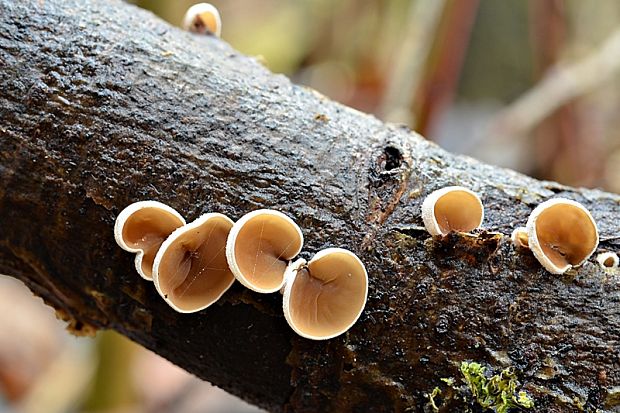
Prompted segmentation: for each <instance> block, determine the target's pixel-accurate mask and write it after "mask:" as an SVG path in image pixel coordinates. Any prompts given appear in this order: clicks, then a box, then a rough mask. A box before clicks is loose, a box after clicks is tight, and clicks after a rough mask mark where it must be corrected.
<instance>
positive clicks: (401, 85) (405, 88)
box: [380, 0, 447, 125]
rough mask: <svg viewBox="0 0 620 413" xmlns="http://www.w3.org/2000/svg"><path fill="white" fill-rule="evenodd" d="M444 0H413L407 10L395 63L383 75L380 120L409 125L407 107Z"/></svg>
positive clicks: (412, 95) (427, 52) (415, 87)
mask: <svg viewBox="0 0 620 413" xmlns="http://www.w3.org/2000/svg"><path fill="white" fill-rule="evenodd" d="M446 1H447V0H417V1H415V2H413V3H412V5H411V7H410V9H409V17H408V19H407V23H406V25H407V27H406V29H405V33H404V36H403V41H402V43H401V45H400V47H399V48H398V50H397V52H396V58H395V59H396V63H395V64H394V66H392V70H390V73H389V74H388V76H387V79H388V85H387V90H386V94H385V98H384V100H383V103H382V105H381V108H380V113H381V114H382V116H383V119H385V120H387V121H393V122H403V123H406V124H408V125H412V124H413V123H414V122H415V118H414V115H413V113H412V111H411V106H412V103H413V101H414V97H415V96H416V95H417V90H418V88H419V85H420V82H421V80H422V78H423V77H424V69H425V65H426V62H427V60H428V56H429V53H430V51H431V47H432V45H433V41H434V39H435V33H436V32H437V28H438V25H439V22H440V21H441V15H442V12H443V10H444V7H445V5H446Z"/></svg>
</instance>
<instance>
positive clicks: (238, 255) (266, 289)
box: [226, 209, 304, 293]
mask: <svg viewBox="0 0 620 413" xmlns="http://www.w3.org/2000/svg"><path fill="white" fill-rule="evenodd" d="M303 242H304V239H303V235H302V233H301V229H299V227H298V226H297V224H295V222H294V221H293V220H292V219H290V218H289V217H287V216H286V215H284V214H283V213H281V212H278V211H274V210H269V209H261V210H257V211H253V212H250V213H249V214H246V215H244V216H243V217H242V218H241V219H240V220H239V221H237V223H235V225H234V227H233V228H232V230H231V231H230V235H229V237H228V242H227V244H226V257H227V259H228V264H229V266H230V269H231V270H232V273H233V274H234V276H235V278H236V279H237V280H239V282H240V283H241V284H243V285H244V286H246V287H247V288H249V289H251V290H253V291H257V292H260V293H272V292H275V291H278V290H279V289H280V288H282V286H283V285H284V278H285V271H286V268H287V265H288V262H289V260H291V259H292V258H294V257H295V256H296V255H297V254H299V251H301V247H302V246H303Z"/></svg>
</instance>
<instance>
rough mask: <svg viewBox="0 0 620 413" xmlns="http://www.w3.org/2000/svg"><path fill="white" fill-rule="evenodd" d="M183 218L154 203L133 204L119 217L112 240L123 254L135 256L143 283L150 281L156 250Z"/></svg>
mask: <svg viewBox="0 0 620 413" xmlns="http://www.w3.org/2000/svg"><path fill="white" fill-rule="evenodd" d="M183 225H185V220H184V219H183V217H182V216H181V215H180V214H179V213H178V212H177V211H175V210H174V209H172V208H170V207H169V206H168V205H165V204H162V203H161V202H157V201H140V202H135V203H133V204H131V205H129V206H128V207H126V208H125V209H123V211H122V212H121V213H120V214H119V215H118V217H117V218H116V222H115V223H114V238H115V239H116V243H117V244H118V245H119V246H120V247H121V248H122V249H124V250H125V251H129V252H133V253H135V254H136V259H135V264H136V271H138V274H140V276H142V278H144V279H146V280H149V281H150V280H152V279H153V260H154V259H155V254H157V251H158V250H159V247H160V246H161V244H162V243H163V242H164V240H165V239H166V238H168V236H169V235H170V234H171V233H172V232H173V231H174V230H175V229H177V228H179V227H181V226H183Z"/></svg>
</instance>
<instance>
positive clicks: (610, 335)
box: [0, 0, 620, 412]
mask: <svg viewBox="0 0 620 413" xmlns="http://www.w3.org/2000/svg"><path fill="white" fill-rule="evenodd" d="M0 86H1V87H0V114H1V122H0V178H1V181H0V182H2V184H1V186H0V219H1V225H0V272H1V273H5V274H8V275H11V276H14V277H17V278H19V279H20V280H22V281H23V282H25V283H26V284H27V285H28V286H29V287H30V288H31V289H32V290H33V291H34V292H35V293H36V294H38V295H40V296H41V297H43V299H44V300H45V301H46V302H47V303H48V304H50V305H51V306H53V307H54V308H56V309H57V310H58V312H59V314H60V315H61V316H62V317H64V318H65V319H67V320H68V321H69V324H70V329H72V330H73V331H74V332H77V333H79V332H90V331H93V330H95V329H103V328H111V329H115V330H117V331H119V332H121V333H123V334H125V335H127V336H128V337H130V338H132V339H133V340H135V341H136V342H138V343H140V344H142V345H144V346H145V347H147V348H149V349H152V350H153V351H155V352H157V353H158V354H161V355H162V356H164V357H166V358H168V359H169V360H171V361H173V362H174V363H176V364H178V365H179V366H181V367H183V368H185V369H186V370H188V371H190V372H192V373H194V374H196V375H198V376H200V377H202V378H204V379H205V380H209V381H211V382H213V383H215V384H216V385H218V386H220V387H222V388H224V389H226V390H227V391H229V392H231V393H233V394H236V395H238V396H240V397H242V398H244V399H246V400H248V401H250V402H252V403H255V404H257V405H259V406H262V407H265V408H267V409H269V410H272V411H284V410H287V411H296V412H302V411H379V412H381V411H423V410H424V409H428V408H429V407H428V405H427V401H428V400H427V398H426V397H425V394H426V393H429V392H431V391H432V389H433V388H434V387H435V386H440V387H441V386H442V385H443V384H442V382H441V381H440V379H441V378H442V377H455V378H458V377H459V372H458V365H459V363H460V362H461V361H464V360H473V361H478V362H481V363H483V364H485V365H486V366H488V367H489V368H490V369H500V368H503V367H505V366H506V365H512V366H513V367H515V368H516V370H517V373H518V376H519V379H520V381H521V383H522V385H523V388H524V389H525V390H527V391H528V392H529V394H530V395H531V396H532V397H533V398H534V399H535V401H536V406H537V407H536V409H537V410H538V411H550V412H560V411H573V410H574V409H575V406H576V405H578V404H581V405H583V406H585V407H586V408H587V409H590V410H594V409H595V408H600V409H607V410H611V409H613V408H614V406H616V405H617V404H618V401H614V400H617V399H618V398H617V393H618V386H620V369H619V368H618V367H619V366H618V365H619V363H620V348H619V342H618V338H619V335H618V334H619V333H618V331H620V284H619V282H618V280H619V278H618V272H615V273H613V274H612V273H604V272H603V271H602V270H600V269H599V268H598V267H597V266H596V265H595V264H594V262H593V261H592V260H591V261H590V262H588V263H586V264H585V265H584V266H583V267H582V268H581V269H579V270H578V271H577V272H575V273H573V274H571V275H566V276H553V275H550V274H548V273H547V272H545V271H544V270H543V269H541V267H540V265H539V264H538V263H537V261H536V260H535V259H534V258H533V257H532V256H531V254H529V253H527V252H525V251H515V249H514V248H513V247H512V245H511V243H510V240H509V239H508V237H507V236H506V235H496V234H493V233H489V232H484V233H481V234H480V235H479V236H477V237H468V236H456V235H455V236H450V237H448V238H447V239H444V240H432V239H431V238H430V237H429V236H428V234H427V233H426V232H425V231H423V230H421V219H420V205H421V202H422V200H423V198H424V196H425V195H426V194H428V193H429V192H431V191H432V190H435V189H437V188H439V187H442V186H445V185H449V184H460V185H464V186H468V187H470V188H472V189H474V190H476V191H478V192H479V193H480V194H481V195H482V198H483V201H484V203H485V206H486V218H485V224H484V225H485V228H486V229H488V231H493V232H501V233H503V234H509V233H510V231H511V230H512V228H514V227H515V226H517V225H521V224H523V223H524V222H525V221H526V219H527V216H528V214H529V212H530V211H531V209H532V208H533V207H534V206H535V205H537V204H538V203H539V202H541V201H543V200H544V199H547V198H549V197H552V196H565V197H569V198H573V199H576V200H578V201H580V202H582V203H584V204H585V205H586V206H587V207H588V208H590V209H591V211H592V213H593V215H594V217H595V218H596V219H597V221H598V223H599V226H600V229H601V236H602V238H603V242H602V243H601V249H615V250H618V249H619V248H620V241H619V239H618V233H619V230H618V229H619V228H618V226H619V221H620V219H619V215H620V197H618V196H617V195H611V194H606V193H604V192H601V191H596V190H577V189H572V188H568V187H563V186H560V185H558V184H555V183H549V182H538V181H535V180H532V179H530V178H527V177H524V176H522V175H519V174H516V173H514V172H511V171H507V170H503V169H499V168H495V167H491V166H487V165H484V164H481V163H478V162H476V161H474V160H471V159H469V158H465V157H458V156H454V155H450V154H448V153H446V152H444V151H443V150H441V149H439V148H438V147H437V146H435V145H433V144H431V143H428V142H426V141H424V140H423V139H421V138H420V137H419V136H417V135H415V134H413V133H411V132H410V131H408V130H407V129H405V128H401V127H398V126H394V125H385V124H383V123H381V122H379V121H378V120H376V119H375V118H373V117H371V116H368V115H365V114H362V113H359V112H356V111H354V110H352V109H349V108H346V107H343V106H341V105H339V104H336V103H333V102H331V101H329V100H328V99H326V98H325V97H323V96H320V95H319V94H317V93H315V92H313V91H311V90H308V89H306V88H303V87H298V86H294V85H292V84H290V82H289V81H288V80H287V79H286V78H284V77H283V76H274V75H273V74H271V73H269V72H268V71H267V70H266V69H265V68H263V67H262V66H261V65H260V64H258V63H257V62H256V61H255V60H254V59H252V58H248V57H245V56H242V55H240V54H239V53H237V52H235V51H234V50H232V49H231V48H230V47H229V46H228V45H226V44H225V43H224V42H222V41H220V40H218V39H214V38H210V37H195V36H192V35H190V34H187V33H183V32H181V31H180V30H177V29H175V28H172V27H170V26H168V25H167V24H165V23H163V22H161V21H160V20H158V19H157V18H155V17H153V16H152V15H151V14H149V13H147V12H144V11H140V10H138V9H136V8H134V7H132V6H129V5H126V4H124V3H121V2H119V1H117V0H111V1H105V2H103V1H86V0H84V1H78V0H68V1H61V0H41V1H35V0H28V1H19V2H16V1H11V0H0ZM145 199H156V200H160V201H163V202H166V203H168V204H170V205H171V206H173V207H174V208H176V209H177V210H179V211H181V212H182V213H183V214H184V215H185V217H186V218H187V219H188V220H192V219H194V218H196V217H198V216H199V215H200V214H202V213H204V212H208V211H218V212H223V213H225V214H227V215H229V216H230V217H232V218H233V219H236V218H239V217H240V216H241V215H242V214H244V213H246V212H248V211H250V210H252V209H256V208H259V207H269V208H277V209H279V210H281V211H284V212H286V213H287V214H289V215H290V216H292V217H294V218H295V219H296V220H297V222H298V223H299V224H300V226H301V227H302V228H303V231H304V236H305V237H306V245H305V247H304V250H303V251H304V252H303V254H302V255H303V256H304V257H306V258H308V257H310V256H311V255H312V254H313V253H314V252H316V251H319V250H320V249H322V248H324V247H328V246H340V247H345V248H349V249H351V250H353V251H354V252H356V253H357V254H358V255H359V256H360V257H361V258H362V260H363V261H364V262H365V264H366V266H367V268H368V271H369V275H370V292H369V300H368V304H367V307H366V310H365V311H364V313H363V315H362V317H361V318H360V320H359V322H358V323H357V324H356V325H355V326H354V327H353V328H352V329H351V330H350V332H348V333H347V334H344V335H342V336H340V337H338V338H335V339H332V340H329V341H325V342H313V341H309V340H306V339H302V338H300V337H298V336H296V335H295V334H294V333H293V332H292V331H291V330H290V329H289V328H288V327H287V325H286V322H285V320H284V318H283V316H282V310H281V297H280V296H279V295H278V294H271V295H260V294H255V293H252V292H250V291H248V290H246V289H244V288H242V287H241V286H240V285H238V284H237V285H235V286H234V287H233V288H232V289H231V290H230V291H229V292H228V293H227V294H226V295H225V296H224V297H223V299H222V300H221V302H219V303H218V304H216V305H214V306H212V307H211V308H208V309H206V310H204V311H202V312H200V313H197V314H193V315H185V314H177V313H175V312H174V311H172V310H171V309H170V308H169V307H168V306H167V305H166V304H165V303H164V301H163V300H162V299H160V298H159V296H158V295H157V293H156V292H155V289H154V287H153V285H152V284H151V283H149V282H146V281H144V280H142V279H141V278H140V277H139V276H138V275H137V274H136V273H135V271H134V270H133V256H131V255H130V254H128V253H126V252H124V251H122V250H121V249H120V248H118V247H117V246H116V244H115V242H114V239H113V235H112V227H113V223H114V219H115V217H116V215H117V214H118V213H119V211H120V210H121V209H122V208H123V207H125V206H126V205H128V204H129V203H131V202H133V201H137V200H145ZM448 393H449V392H445V393H444V394H448ZM457 396H458V394H456V395H454V397H446V399H448V400H443V401H442V402H443V405H442V406H443V407H442V409H443V410H444V411H450V410H463V409H465V408H466V407H467V406H468V405H471V406H472V408H473V409H474V410H475V409H476V407H475V405H474V404H473V403H471V398H467V397H465V399H466V400H465V401H463V400H462V399H461V398H459V397H457ZM465 396H467V395H466V394H465ZM616 408H617V407H616Z"/></svg>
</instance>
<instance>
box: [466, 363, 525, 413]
mask: <svg viewBox="0 0 620 413" xmlns="http://www.w3.org/2000/svg"><path fill="white" fill-rule="evenodd" d="M460 370H461V373H462V374H463V380H464V381H465V384H466V385H467V386H468V387H469V390H470V391H471V393H472V395H473V396H474V397H475V399H476V401H477V402H478V404H479V405H480V406H481V407H482V408H484V409H492V410H493V411H495V412H496V413H508V411H509V410H510V409H511V408H522V409H531V408H533V407H534V401H533V400H532V399H531V398H530V397H529V396H528V395H527V393H525V392H524V391H519V392H517V386H518V384H519V382H518V381H517V376H516V374H515V371H514V369H513V368H512V367H508V368H506V369H504V370H502V371H501V372H500V373H499V374H495V375H493V376H491V377H487V376H486V375H485V371H486V368H485V367H483V366H482V365H480V364H479V363H475V362H472V363H469V362H466V361H464V362H462V363H461V367H460Z"/></svg>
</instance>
